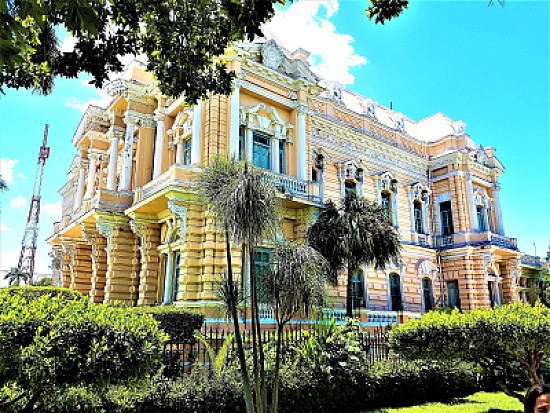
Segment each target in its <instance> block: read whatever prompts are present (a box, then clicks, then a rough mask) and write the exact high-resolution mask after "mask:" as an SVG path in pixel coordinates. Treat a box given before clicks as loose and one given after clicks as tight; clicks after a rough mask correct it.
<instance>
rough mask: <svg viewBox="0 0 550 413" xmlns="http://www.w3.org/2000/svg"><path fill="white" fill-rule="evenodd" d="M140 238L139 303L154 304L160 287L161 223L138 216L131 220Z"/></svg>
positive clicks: (133, 228)
mask: <svg viewBox="0 0 550 413" xmlns="http://www.w3.org/2000/svg"><path fill="white" fill-rule="evenodd" d="M130 226H131V228H132V231H134V233H135V234H136V235H137V236H138V238H139V245H140V247H139V252H140V263H141V266H140V272H139V294H138V301H137V305H153V304H155V302H156V297H157V289H158V285H157V283H158V270H159V253H158V245H159V243H160V225H159V224H158V223H157V222H156V220H153V219H150V218H143V217H136V218H135V219H132V220H131V221H130Z"/></svg>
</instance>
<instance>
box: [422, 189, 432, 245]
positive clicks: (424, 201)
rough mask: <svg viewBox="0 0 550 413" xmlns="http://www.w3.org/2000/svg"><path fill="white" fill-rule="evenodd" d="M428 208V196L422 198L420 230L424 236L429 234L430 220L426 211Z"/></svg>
mask: <svg viewBox="0 0 550 413" xmlns="http://www.w3.org/2000/svg"><path fill="white" fill-rule="evenodd" d="M429 207H430V197H429V196H428V195H426V196H424V197H423V198H422V221H423V222H422V229H423V230H424V234H426V235H429V234H430V220H429V217H428V210H429Z"/></svg>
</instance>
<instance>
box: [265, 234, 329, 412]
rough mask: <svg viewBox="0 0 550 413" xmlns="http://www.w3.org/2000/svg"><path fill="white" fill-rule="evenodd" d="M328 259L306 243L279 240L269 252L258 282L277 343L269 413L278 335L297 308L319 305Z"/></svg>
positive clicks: (275, 381) (276, 376)
mask: <svg viewBox="0 0 550 413" xmlns="http://www.w3.org/2000/svg"><path fill="white" fill-rule="evenodd" d="M328 269H329V268H328V262H327V261H326V260H325V259H324V257H323V256H322V255H321V254H320V253H319V252H317V251H316V250H314V249H313V248H311V247H310V246H308V245H294V244H291V243H280V244H279V245H277V248H276V249H275V251H274V253H273V258H272V265H271V268H270V269H268V270H267V271H266V273H267V274H266V276H265V277H262V278H261V279H259V280H261V281H259V283H258V284H259V287H260V289H263V290H264V291H265V296H266V300H267V302H268V303H269V304H271V305H272V306H273V310H274V317H275V320H276V322H277V346H276V351H275V372H274V379H273V389H272V393H271V394H272V397H271V412H272V413H276V412H277V409H278V404H279V368H280V364H281V350H282V348H281V347H282V336H283V329H284V326H285V324H287V323H288V322H289V321H290V320H291V319H292V318H293V317H294V316H295V315H296V314H297V313H298V312H299V311H302V310H305V311H306V312H307V311H308V310H309V309H310V308H311V307H312V306H316V305H322V303H323V298H324V295H325V294H324V293H325V280H324V275H326V274H327V273H328V272H329V271H328Z"/></svg>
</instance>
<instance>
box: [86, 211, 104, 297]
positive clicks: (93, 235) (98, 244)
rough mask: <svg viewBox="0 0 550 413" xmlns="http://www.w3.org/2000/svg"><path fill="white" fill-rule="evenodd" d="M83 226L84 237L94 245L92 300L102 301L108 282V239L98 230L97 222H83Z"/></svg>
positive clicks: (90, 295) (92, 257)
mask: <svg viewBox="0 0 550 413" xmlns="http://www.w3.org/2000/svg"><path fill="white" fill-rule="evenodd" d="M81 226H82V234H83V236H84V239H85V240H86V241H87V242H88V243H89V244H90V246H91V247H92V254H91V259H92V261H91V266H92V279H91V288H90V293H89V297H90V301H91V302H92V303H102V302H103V300H104V298H105V284H106V282H107V279H106V273H107V251H106V247H107V240H106V239H105V237H103V236H102V235H101V234H100V233H99V232H98V230H97V227H96V225H95V223H88V222H82V223H81Z"/></svg>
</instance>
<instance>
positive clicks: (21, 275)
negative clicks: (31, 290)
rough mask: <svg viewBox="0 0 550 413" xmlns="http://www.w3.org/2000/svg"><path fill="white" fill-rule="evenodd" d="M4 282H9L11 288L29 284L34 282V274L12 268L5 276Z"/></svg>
mask: <svg viewBox="0 0 550 413" xmlns="http://www.w3.org/2000/svg"><path fill="white" fill-rule="evenodd" d="M4 280H8V284H9V286H10V287H11V286H13V285H21V284H27V283H28V282H29V281H32V274H29V273H27V272H23V271H21V269H20V268H16V267H12V268H11V269H10V270H9V271H8V273H7V274H6V275H5V276H4Z"/></svg>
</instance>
